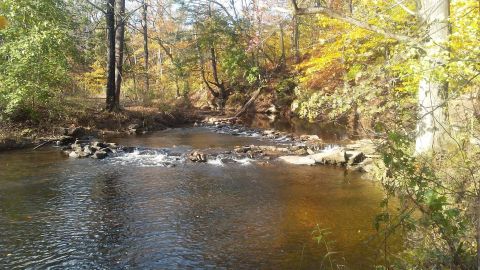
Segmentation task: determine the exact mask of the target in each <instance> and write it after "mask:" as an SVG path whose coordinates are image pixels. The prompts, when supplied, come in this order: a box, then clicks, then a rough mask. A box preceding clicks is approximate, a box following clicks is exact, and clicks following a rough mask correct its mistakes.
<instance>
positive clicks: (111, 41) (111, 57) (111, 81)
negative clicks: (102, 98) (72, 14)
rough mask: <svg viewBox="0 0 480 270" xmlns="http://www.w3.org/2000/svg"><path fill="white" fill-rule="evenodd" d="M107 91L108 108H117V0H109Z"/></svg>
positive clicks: (111, 109) (107, 19)
mask: <svg viewBox="0 0 480 270" xmlns="http://www.w3.org/2000/svg"><path fill="white" fill-rule="evenodd" d="M105 18H106V23H107V43H108V44H107V91H106V103H107V104H106V105H107V106H106V109H107V110H108V111H113V110H114V109H115V0H107V10H106V13H105Z"/></svg>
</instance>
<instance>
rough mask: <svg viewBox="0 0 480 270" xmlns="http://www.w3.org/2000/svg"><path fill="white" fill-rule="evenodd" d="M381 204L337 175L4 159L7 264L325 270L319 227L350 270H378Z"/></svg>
mask: <svg viewBox="0 0 480 270" xmlns="http://www.w3.org/2000/svg"><path fill="white" fill-rule="evenodd" d="M247 139H248V138H236V137H232V136H227V135H221V134H214V133H211V132H208V131H207V130H201V129H179V130H170V131H166V132H160V133H156V134H154V135H151V136H146V137H145V136H142V137H135V138H130V139H122V140H120V141H122V143H128V144H130V145H136V144H142V145H150V146H152V145H154V146H156V147H167V146H168V145H170V146H171V145H173V144H176V145H184V147H185V150H184V151H188V149H187V148H189V147H190V146H188V145H191V146H193V147H194V148H201V147H202V145H204V144H206V145H208V147H217V148H220V147H222V145H230V144H232V145H233V144H245V143H246V142H245V141H244V140H247ZM248 140H251V138H250V139H248ZM134 158H135V157H133V156H132V159H134ZM382 196H383V195H382V192H381V190H380V189H379V187H378V186H376V185H375V184H374V183H372V182H370V181H365V180H361V179H359V177H358V175H352V174H348V175H345V174H344V172H343V170H340V169H336V168H325V167H323V168H322V167H302V166H300V167H296V166H286V165H284V164H275V163H274V164H271V165H267V166H260V165H254V164H250V165H246V166H245V165H242V164H239V163H232V164H224V165H223V166H215V165H213V164H191V163H180V164H179V165H177V166H176V167H174V168H169V167H164V166H137V163H135V162H130V163H119V162H113V160H108V159H107V160H103V161H96V160H90V159H85V160H71V159H68V158H65V157H62V156H61V155H60V154H59V153H58V152H57V151H55V150H50V149H48V150H43V151H37V152H32V151H16V152H9V153H2V154H0V231H1V232H2V235H1V238H0V268H1V269H4V268H5V269H24V268H47V267H49V266H57V267H59V268H72V267H75V268H85V269H112V268H113V269H123V268H135V269H136V268H141V269H171V268H202V269H205V268H214V269H216V268H232V269H251V268H261V269H292V268H299V269H319V268H320V266H321V263H322V259H323V255H324V252H323V250H322V248H321V247H320V246H318V245H317V244H316V243H315V242H314V241H313V240H312V235H311V233H312V231H313V229H314V228H315V225H316V224H317V223H318V224H319V225H320V226H321V227H322V228H329V229H330V230H331V231H332V234H331V238H332V240H335V241H336V243H335V249H336V250H338V251H341V252H342V253H341V256H343V257H344V258H345V262H346V264H347V265H349V266H350V268H351V269H370V268H371V266H372V265H373V263H374V262H375V260H376V259H377V247H376V245H374V244H373V243H372V242H368V241H365V240H366V239H368V238H369V236H371V235H372V234H373V233H374V232H373V226H372V220H373V217H374V215H375V214H376V213H377V211H378V203H379V201H380V200H381V199H382Z"/></svg>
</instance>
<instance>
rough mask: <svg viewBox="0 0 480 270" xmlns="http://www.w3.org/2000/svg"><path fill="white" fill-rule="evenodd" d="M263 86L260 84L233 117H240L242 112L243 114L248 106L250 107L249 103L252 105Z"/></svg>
mask: <svg viewBox="0 0 480 270" xmlns="http://www.w3.org/2000/svg"><path fill="white" fill-rule="evenodd" d="M263 88H264V87H263V86H260V87H259V88H258V89H257V90H256V91H255V92H254V93H253V95H252V97H251V98H250V99H249V100H248V101H247V103H245V105H243V107H242V108H241V109H240V110H239V111H238V112H237V113H236V114H235V117H240V116H241V115H242V114H244V113H245V112H246V111H247V109H248V107H250V105H252V103H253V102H254V101H255V100H256V99H257V98H258V96H260V93H261V92H262V90H263Z"/></svg>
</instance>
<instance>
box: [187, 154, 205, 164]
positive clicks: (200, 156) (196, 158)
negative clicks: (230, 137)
mask: <svg viewBox="0 0 480 270" xmlns="http://www.w3.org/2000/svg"><path fill="white" fill-rule="evenodd" d="M188 159H190V161H193V162H207V155H205V154H204V153H202V152H198V151H193V152H191V153H190V155H189V156H188Z"/></svg>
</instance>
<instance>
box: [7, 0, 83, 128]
mask: <svg viewBox="0 0 480 270" xmlns="http://www.w3.org/2000/svg"><path fill="white" fill-rule="evenodd" d="M71 10H72V9H71V8H70V6H68V4H66V3H65V2H64V1H60V0H45V1H41V2H38V1H34V0H21V1H19V0H4V1H2V2H1V3H0V13H2V14H5V16H6V19H8V22H9V25H8V27H6V28H5V29H3V30H1V29H0V40H1V46H0V112H1V115H0V116H6V117H8V118H19V119H34V120H39V119H40V118H41V117H40V115H39V113H41V112H45V109H46V108H51V109H50V111H49V113H51V114H53V113H54V107H53V106H51V105H52V104H54V103H55V102H57V101H58V100H59V98H60V96H61V94H62V92H63V91H64V89H65V86H66V85H67V84H68V82H69V71H70V66H71V64H73V60H74V59H75V53H76V50H75V48H74V45H73V37H72V35H71V33H72V32H73V21H72V18H73V16H72V14H71V13H70V11H71ZM5 21H6V20H4V22H5Z"/></svg>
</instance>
